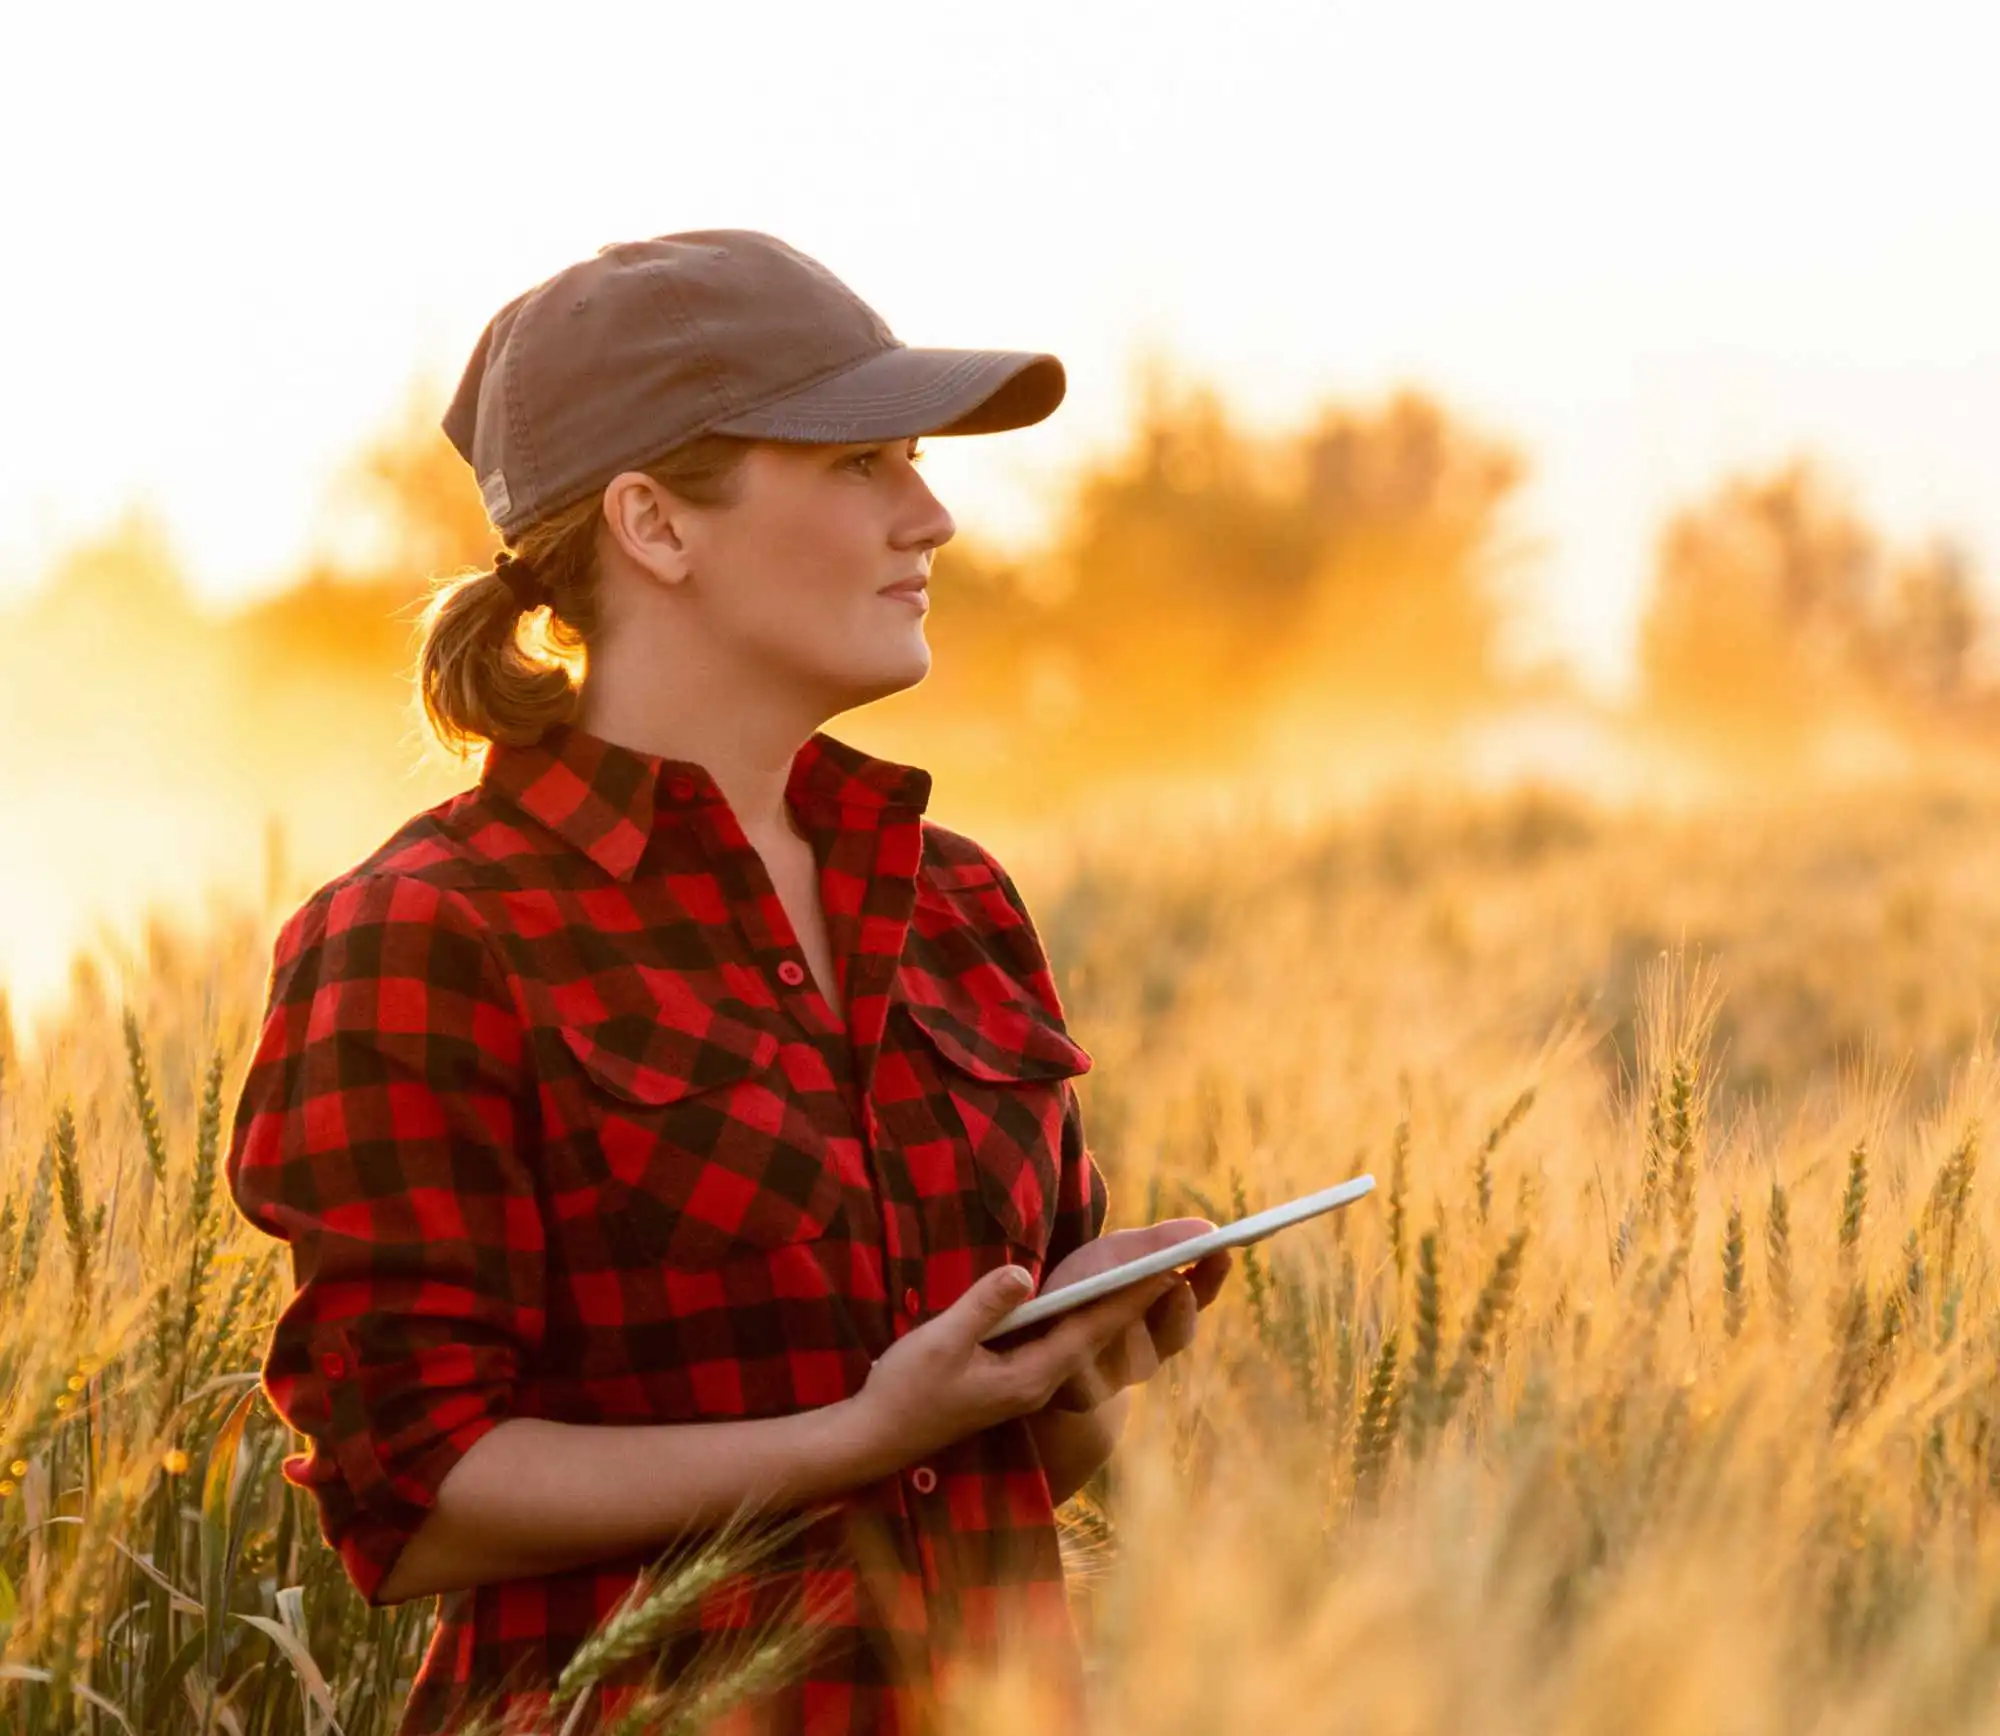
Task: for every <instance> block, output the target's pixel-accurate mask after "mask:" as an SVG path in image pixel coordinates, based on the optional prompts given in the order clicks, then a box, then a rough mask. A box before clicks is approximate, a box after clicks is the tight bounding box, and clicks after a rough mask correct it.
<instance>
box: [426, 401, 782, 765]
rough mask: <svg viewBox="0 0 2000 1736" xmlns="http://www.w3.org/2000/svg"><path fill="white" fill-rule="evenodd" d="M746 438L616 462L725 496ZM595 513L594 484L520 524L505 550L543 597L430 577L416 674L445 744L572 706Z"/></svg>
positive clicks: (716, 502)
mask: <svg viewBox="0 0 2000 1736" xmlns="http://www.w3.org/2000/svg"><path fill="white" fill-rule="evenodd" d="M753 444H755V442H753V441H750V440H743V439H738V438H736V437H734V436H731V435H723V434H709V435H703V436H700V437H698V438H696V439H694V440H690V441H688V442H687V443H686V444H685V445H682V446H678V447H676V448H675V449H674V450H673V451H671V452H669V453H667V454H665V455H664V456H663V457H660V458H657V459H655V460H653V462H652V463H650V464H634V465H627V466H626V467H625V468H626V469H627V470H637V471H639V472H641V473H642V474H644V475H646V476H650V477H651V478H652V479H653V480H654V481H655V482H657V483H659V484H660V485H661V486H662V487H664V488H666V489H667V490H668V491H669V492H671V493H673V494H676V495H678V496H680V498H681V499H683V500H685V501H688V502H689V503H691V504H692V505H695V506H726V505H729V504H731V503H732V502H734V501H735V500H736V498H737V497H738V495H739V493H740V491H741V483H742V478H741V476H740V474H739V467H740V466H741V464H742V461H743V457H744V454H745V453H746V452H747V451H748V450H749V448H750V447H751V446H752V445H753ZM620 474H621V475H622V474H623V472H622V471H621V472H620ZM603 520H604V490H603V489H602V488H598V489H594V490H593V491H592V492H591V493H589V494H587V495H585V496H584V497H583V499H581V500H578V501H573V502H571V503H570V504H569V505H568V506H565V507H560V508H558V509H557V510H556V511H555V512H553V513H550V514H549V515H548V516H547V517H545V518H541V519H537V520H536V521H535V522H534V523H532V524H528V525H524V526H522V527H521V530H520V532H519V534H518V537H517V539H516V546H515V548H514V550H513V551H512V552H513V556H514V559H515V560H517V561H520V562H523V563H525V564H526V565H528V566H530V567H532V568H533V569H534V573H535V576H536V578H537V579H539V580H540V582H541V584H542V585H543V586H545V587H546V589H547V594H548V602H547V604H546V605H545V606H543V607H540V608H536V609H533V610H530V609H528V608H526V607H525V606H524V605H523V604H522V602H521V599H520V598H519V597H518V596H517V595H516V594H515V591H514V588H513V586H511V585H509V583H508V581H507V579H506V578H505V577H504V576H503V575H502V573H501V572H499V571H497V570H489V571H487V572H483V573H460V574H456V575H453V576H450V577H447V578H444V579H440V580H437V581H436V582H435V583H434V584H433V586H432V590H431V595H430V598H429V600H428V601H427V602H426V604H425V606H424V610H423V614H422V616H421V618H420V622H419V630H420V632H421V633H422V636H423V643H422V647H421V649H420V650H419V652H418V654H417V685H418V691H419V696H420V697H421V700H422V703H423V710H424V716H425V719H426V720H427V722H428V723H429V725H430V728H431V733H432V734H433V735H434V736H435V737H436V738H437V740H438V741H439V742H440V743H441V744H442V745H443V746H444V747H445V748H446V749H447V750H449V751H450V752H452V753H455V754H457V755H459V756H460V757H461V758H462V757H464V755H465V753H466V751H467V749H468V748H470V747H471V745H472V744H473V743H475V742H479V741H504V742H506V743H508V744H509V745H511V746H526V745H528V744H530V743H532V742H535V741H538V740H540V739H541V736H542V733H543V731H545V730H546V729H547V728H548V727H549V726H550V725H551V724H556V723H568V722H570V721H571V720H572V719H573V718H574V717H575V715H576V710H577V703H578V700H579V697H580V696H581V694H582V691H583V681H582V677H583V673H584V668H585V666H586V665H587V661H588V657H589V651H590V647H591V646H592V645H593V644H595V643H596V642H597V639H598V636H599V634H600V632H601V631H602V623H603V617H602V614H601V612H600V598H599V593H598V572H597V531H598V527H599V525H601V524H602V523H603ZM517 582H518V580H517ZM530 615H542V616H544V619H543V620H542V621H540V622H539V623H538V628H537V632H536V634H535V636H534V637H535V640H536V641H538V643H534V644H524V643H523V640H522V634H521V627H522V623H523V622H524V621H525V620H526V619H527V618H528V617H529V616H530ZM543 647H546V649H547V653H548V654H547V655H543V654H542V648H543Z"/></svg>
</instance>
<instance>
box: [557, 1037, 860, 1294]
mask: <svg viewBox="0 0 2000 1736" xmlns="http://www.w3.org/2000/svg"><path fill="white" fill-rule="evenodd" d="M554 1029H555V1034H556V1036H557V1037H559V1038H560V1040H561V1044H562V1049H563V1052H564V1053H565V1054H566V1055H567V1057H568V1065H567V1068H566V1071H567V1073H568V1080H567V1089H566V1090H565V1092H564V1093H563V1100H562V1104H561V1108H562V1111H563V1116H564V1120H565V1123H566V1125H565V1126H564V1127H563V1128H562V1129H561V1131H560V1133H559V1134H558V1136H557V1137H556V1138H555V1139H554V1140H553V1141H552V1142H551V1144H550V1148H549V1170H550V1183H551V1187H552V1189H553V1190H554V1195H555V1202H554V1203H555V1209H556V1212H557V1215H558V1217H559V1218H562V1219H564V1220H566V1221H576V1220H579V1219H583V1220H588V1233H589V1236H593V1237H594V1236H597V1235H601V1236H602V1238H603V1240H604V1243H605V1245H606V1247H607V1248H608V1250H609V1251H610V1253H611V1255H612V1257H613V1259H614V1261H615V1262H616V1263H618V1264H620V1265H624V1266H632V1265H641V1264H647V1263H652V1262H659V1263H663V1264H666V1265H669V1266H677V1267H690V1268H710V1267H715V1266H721V1265H725V1264H727V1263H729V1262H730V1261H733V1260H737V1259H739V1258H741V1257H743V1256H744V1255H748V1254H754V1253H758V1252H764V1253H769V1252H772V1251H774V1250H777V1249H780V1248H784V1247H787V1246H789V1245H791V1244H793V1243H796V1242H806V1241H812V1240H815V1239H817V1238H818V1237H821V1236H823V1235H825V1234H826V1233H827V1231H828V1229H829V1228H830V1227H831V1226H832V1223H833V1221H834V1219H835V1217H836V1216H837V1215H838V1214H839V1211H840V1206H841V1199H842V1188H841V1182H840V1179H839V1177H838V1175H837V1174H835V1172H834V1171H833V1170H832V1168H831V1167H830V1166H829V1165H828V1164H827V1162H826V1158H825V1154H824V1151H823V1149H822V1141H821V1140H820V1138H819V1136H818V1134H817V1132H816V1130H815V1128H814V1126H813V1124H812V1122H811V1121H810V1119H809V1118H808V1117H807V1116H806V1115H805V1113H804V1112H803V1110H802V1109H801V1107H800V1105H799V1103H798V1102H797V1100H796V1099H795V1097H794V1095H793V1094H792V1093H791V1092H790V1091H789V1090H788V1089H787V1084H786V1079H785V1076H784V1072H783V1069H782V1068H781V1067H780V1066H779V1065H778V1057H779V1051H780V1049H781V1047H782V1045H781V1044H780V1042H779V1039H778V1038H777V1037H776V1036H775V1035H773V1034H772V1033H771V1032H769V1031H766V1030H763V1029H761V1028H759V1027H757V1026H755V1025H752V1024H750V1023H748V1022H747V1021H745V1020H741V1019H737V1018H733V1017H731V1016H729V1015H727V1014H725V1013H722V1012H715V1013H713V1014H712V1015H711V1016H709V1017H707V1018H706V1019H705V1020H704V1029H703V1031H702V1034H701V1035H700V1036H698V1037H697V1036H693V1035H691V1034H689V1033H686V1032H681V1031H677V1030H674V1029H672V1028H670V1027H669V1026H667V1025H665V1024H663V1023H662V1022H661V1021H660V1019H659V1016H658V1012H657V1009H645V1008H638V1009H632V1010H625V1011H619V1012H614V1013H612V1014H609V1015H608V1016H606V1017H604V1018H602V1019H598V1020H595V1021H591V1022H588V1023H583V1022H577V1021H575V1020H567V1019H566V1020H564V1021H562V1022H560V1023H558V1024H556V1025H555V1027H554Z"/></svg>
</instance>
